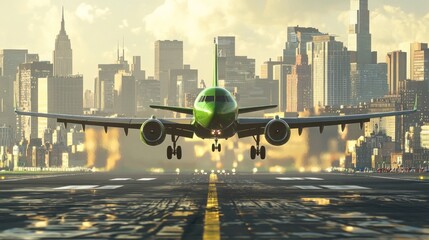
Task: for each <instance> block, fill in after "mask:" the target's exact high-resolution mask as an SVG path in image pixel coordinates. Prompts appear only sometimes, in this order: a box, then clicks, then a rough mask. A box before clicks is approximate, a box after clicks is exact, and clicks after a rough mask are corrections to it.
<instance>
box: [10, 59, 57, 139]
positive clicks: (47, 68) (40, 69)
mask: <svg viewBox="0 0 429 240" xmlns="http://www.w3.org/2000/svg"><path fill="white" fill-rule="evenodd" d="M52 68H53V67H52V64H51V63H50V62H32V63H24V64H20V65H19V69H18V74H17V88H18V89H17V100H18V107H19V109H20V110H22V111H28V112H37V111H38V107H39V104H38V94H39V92H38V80H39V78H46V77H49V76H52ZM37 123H38V121H37V118H35V117H29V116H19V126H18V134H19V135H18V136H19V137H22V136H24V137H25V138H26V139H27V140H29V139H30V138H31V137H37V135H38V132H37V130H38V128H37Z"/></svg>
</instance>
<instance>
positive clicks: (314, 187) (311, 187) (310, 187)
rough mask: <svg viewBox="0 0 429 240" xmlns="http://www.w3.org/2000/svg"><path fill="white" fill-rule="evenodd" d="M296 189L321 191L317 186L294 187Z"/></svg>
mask: <svg viewBox="0 0 429 240" xmlns="http://www.w3.org/2000/svg"><path fill="white" fill-rule="evenodd" d="M294 187H296V188H299V189H307V190H308V189H310V190H312V189H314V190H316V189H321V188H320V187H316V186H313V185H298V186H294Z"/></svg>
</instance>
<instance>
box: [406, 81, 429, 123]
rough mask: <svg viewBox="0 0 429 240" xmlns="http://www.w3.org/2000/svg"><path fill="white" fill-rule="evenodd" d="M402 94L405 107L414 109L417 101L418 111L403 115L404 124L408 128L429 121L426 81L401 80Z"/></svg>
mask: <svg viewBox="0 0 429 240" xmlns="http://www.w3.org/2000/svg"><path fill="white" fill-rule="evenodd" d="M400 96H401V103H402V108H403V109H413V108H414V104H415V101H416V97H417V99H418V101H417V113H414V114H409V115H405V116H403V118H402V119H403V122H402V126H403V129H405V130H407V129H409V128H410V127H414V126H421V125H423V124H424V123H429V94H428V86H427V82H425V81H415V80H404V81H401V87H400Z"/></svg>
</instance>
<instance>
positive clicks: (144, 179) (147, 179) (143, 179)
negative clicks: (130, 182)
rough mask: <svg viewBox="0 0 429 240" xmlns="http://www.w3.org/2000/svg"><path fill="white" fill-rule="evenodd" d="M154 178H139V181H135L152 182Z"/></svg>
mask: <svg viewBox="0 0 429 240" xmlns="http://www.w3.org/2000/svg"><path fill="white" fill-rule="evenodd" d="M155 179H156V178H140V179H137V181H152V180H155Z"/></svg>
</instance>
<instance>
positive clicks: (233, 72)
mask: <svg viewBox="0 0 429 240" xmlns="http://www.w3.org/2000/svg"><path fill="white" fill-rule="evenodd" d="M215 42H216V43H217V44H218V45H219V48H218V52H217V59H218V78H219V80H220V81H219V83H220V85H221V86H224V87H225V88H227V89H229V90H230V91H231V92H234V91H235V92H237V91H239V92H244V91H247V90H249V89H247V87H249V83H248V81H249V80H252V79H255V59H251V58H248V57H247V56H237V55H236V53H235V37H234V36H218V37H216V39H215ZM242 96H243V95H242ZM244 98H245V97H243V98H240V101H241V100H243V99H244ZM245 101H246V100H244V101H242V104H245V103H243V102H245Z"/></svg>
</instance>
